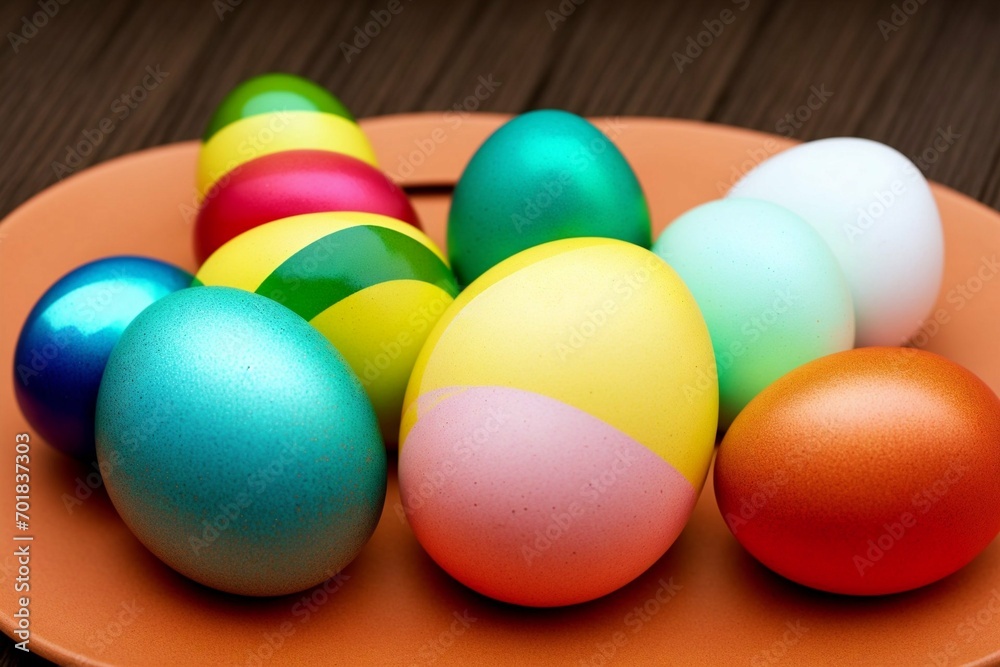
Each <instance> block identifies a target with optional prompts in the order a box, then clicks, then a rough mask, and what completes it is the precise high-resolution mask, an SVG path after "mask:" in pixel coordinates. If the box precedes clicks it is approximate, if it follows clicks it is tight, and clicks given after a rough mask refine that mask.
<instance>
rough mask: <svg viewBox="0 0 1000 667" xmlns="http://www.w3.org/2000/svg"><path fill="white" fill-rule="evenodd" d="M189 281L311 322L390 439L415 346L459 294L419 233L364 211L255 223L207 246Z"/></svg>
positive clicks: (396, 428)
mask: <svg viewBox="0 0 1000 667" xmlns="http://www.w3.org/2000/svg"><path fill="white" fill-rule="evenodd" d="M196 279H197V280H199V281H201V283H203V284H205V285H226V286H230V287H238V288H241V289H245V290H247V291H250V292H256V293H257V294H262V295H264V296H267V297H270V298H271V299H274V300H275V301H278V302H279V303H282V304H284V305H285V306H287V307H288V308H290V309H292V310H293V311H295V312H296V313H298V314H299V315H301V316H302V317H304V318H305V319H307V320H308V321H309V322H311V323H312V324H313V326H315V327H316V328H317V329H319V331H320V332H321V333H322V334H323V335H324V336H326V337H327V339H329V341H330V342H331V343H333V345H334V347H336V348H337V349H338V350H339V351H340V352H341V354H343V355H344V358H345V359H346V360H347V362H348V363H349V364H350V366H351V368H353V369H354V372H355V373H357V375H358V377H359V378H360V379H361V383H362V384H363V385H364V387H365V389H366V390H367V392H368V396H369V398H370V399H371V401H372V404H373V405H374V407H375V412H376V414H377V415H378V418H379V425H380V427H381V429H382V434H383V437H384V438H385V441H386V443H387V444H388V445H390V446H393V445H394V444H395V442H396V437H397V435H398V433H399V420H400V410H401V406H402V402H403V395H404V392H405V390H406V383H407V380H408V379H409V377H410V371H411V370H412V368H413V364H414V362H415V360H416V358H417V353H418V352H419V351H420V349H421V347H422V346H423V344H424V341H425V339H426V338H427V335H428V334H429V333H430V331H431V328H432V327H433V326H434V324H435V323H436V322H437V320H438V319H439V318H440V316H441V314H442V313H443V312H444V311H445V309H446V308H447V307H448V306H449V305H450V304H451V303H452V301H453V299H454V297H455V296H456V295H457V294H458V285H457V284H456V282H455V277H454V276H453V275H452V273H451V269H450V268H449V267H448V264H447V261H446V260H445V258H444V255H443V254H442V253H441V251H440V250H439V249H438V248H436V247H435V246H434V243H433V242H432V241H431V240H430V239H428V238H427V236H425V235H424V234H423V233H422V232H421V231H420V230H418V229H416V228H415V227H413V226H412V225H409V224H406V223H403V222H400V221H398V220H394V219H393V218H389V217H386V216H382V215H377V214H373V213H354V212H336V213H312V214H308V215H298V216H294V217H291V218H284V219H282V220H276V221H274V222H269V223H267V224H264V225H261V226H259V227H255V228H253V229H251V230H249V231H247V232H244V233H243V234H241V235H239V236H237V237H236V238H234V239H232V240H231V241H229V242H228V243H226V244H225V245H223V246H222V247H221V248H219V249H218V250H217V251H215V253H213V254H212V255H211V257H209V258H208V260H207V261H206V262H205V264H204V265H203V266H202V267H201V269H200V270H199V271H198V274H197V276H196Z"/></svg>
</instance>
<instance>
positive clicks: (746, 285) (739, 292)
mask: <svg viewBox="0 0 1000 667" xmlns="http://www.w3.org/2000/svg"><path fill="white" fill-rule="evenodd" d="M653 252H655V253H657V254H658V255H659V256H660V257H662V258H663V259H665V260H666V261H667V262H668V263H669V264H670V266H672V267H673V268H674V270H676V271H677V273H679V274H680V276H681V278H682V279H683V280H684V283H685V284H686V285H687V286H688V288H689V289H690V290H691V293H692V294H694V298H695V300H696V301H697V302H698V305H699V306H700V307H701V312H702V314H703V315H704V316H705V322H706V323H707V324H708V331H709V333H711V335H712V345H713V347H714V348H715V363H716V367H717V368H718V371H719V426H720V428H722V429H726V428H728V427H729V425H730V424H731V423H732V421H733V419H734V418H735V417H736V415H737V414H739V411H740V410H742V409H743V407H744V406H745V405H746V404H747V403H748V402H750V399H752V398H753V397H754V396H756V395H757V394H758V393H759V392H760V390H762V389H763V388H764V387H766V386H767V385H769V384H771V383H772V382H774V381H775V380H777V379H778V378H779V377H781V376H782V375H784V374H785V373H787V372H788V371H790V370H792V369H793V368H795V367H797V366H801V365H802V364H804V363H806V362H807V361H812V360H813V359H816V358H818V357H822V356H824V355H827V354H831V353H833V352H841V351H843V350H849V349H851V348H852V347H853V346H854V306H853V304H852V303H851V290H850V287H849V286H848V284H847V281H846V280H845V278H844V275H843V273H842V272H841V270H840V265H839V264H838V263H837V259H836V257H834V256H833V253H832V252H831V251H830V249H829V247H827V245H826V243H825V242H824V241H823V238H822V237H821V236H820V235H819V234H818V233H817V232H816V231H815V230H814V229H813V228H812V227H811V226H810V225H809V223H807V222H806V221H805V220H803V219H802V218H800V217H799V216H797V215H795V214H794V213H792V212H791V211H789V210H788V209H785V208H782V207H781V206H778V205H776V204H771V203H769V202H765V201H760V200H755V199H741V198H738V197H732V198H729V199H723V200H719V201H714V202H709V203H708V204H703V205H702V206H698V207H696V208H694V209H692V210H690V211H688V212H687V213H685V214H684V215H682V216H680V217H679V218H678V219H677V220H675V221H674V222H672V223H671V224H670V225H669V226H668V227H667V228H666V229H665V230H664V231H663V233H662V234H661V235H660V238H658V239H657V240H656V244H655V245H654V246H653Z"/></svg>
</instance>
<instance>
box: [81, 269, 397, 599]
mask: <svg viewBox="0 0 1000 667" xmlns="http://www.w3.org/2000/svg"><path fill="white" fill-rule="evenodd" d="M96 433H97V456H98V461H99V462H100V465H101V469H102V470H105V471H107V473H106V475H105V483H106V486H107V489H108V494H109V495H110V497H111V501H112V503H114V506H115V508H116V509H117V510H118V513H119V514H120V515H121V517H122V519H124V521H125V523H126V524H127V525H128V526H129V528H130V529H131V530H132V532H133V533H134V534H135V536H136V537H137V538H139V540H140V541H141V542H142V543H143V544H144V545H146V547H147V548H148V549H149V550H150V551H152V552H153V553H154V554H155V555H156V556H157V557H159V558H160V560H162V561H163V562H165V563H166V564H167V565H169V566H171V567H172V568H174V569H175V570H177V571H178V572H180V573H181V574H184V575H185V576H187V577H190V578H191V579H194V580H195V581H198V582H200V583H202V584H205V585H207V586H211V587H213V588H217V589H219V590H223V591H227V592H231V593H239V594H242V595H261V596H263V595H282V594H285V593H293V592H295V591H300V590H304V589H306V588H309V587H310V586H314V585H316V584H318V583H320V582H322V581H324V580H326V579H328V578H329V577H331V576H332V575H333V574H335V573H336V572H338V571H340V570H341V569H342V568H343V567H345V566H346V565H347V564H348V563H349V562H351V560H353V559H354V557H355V556H356V555H357V554H358V553H359V552H360V550H361V548H362V547H363V546H364V544H365V543H366V542H367V541H368V539H369V538H370V537H371V535H372V533H373V531H374V530H375V526H376V524H377V523H378V519H379V516H380V515H381V513H382V505H383V503H384V501H385V490H386V453H385V447H384V445H383V443H382V438H381V435H380V432H379V426H378V421H377V419H376V417H375V410H374V408H373V407H372V405H371V402H370V401H369V400H368V397H367V395H366V394H365V391H364V388H363V387H362V386H361V382H360V380H358V378H357V376H356V375H355V374H354V373H353V372H352V371H351V368H350V366H348V365H347V362H346V361H344V358H343V357H342V356H341V355H340V353H339V352H338V351H337V350H336V348H334V347H333V346H332V345H331V344H330V343H329V342H328V341H327V340H326V338H324V337H323V335H322V334H320V333H319V331H317V330H316V329H315V328H313V327H312V326H311V325H310V324H309V323H308V322H307V321H306V320H304V319H303V318H302V317H300V316H299V315H296V314H295V313H294V312H293V311H291V310H289V309H288V308H286V307H285V306H282V305H280V304H278V303H277V302H276V301H273V300H271V299H269V298H267V297H263V296H260V295H257V294H253V293H251V292H246V291H243V290H238V289H234V288H230V287H195V288H192V289H189V290H183V291H180V292H177V293H176V294H172V295H170V296H167V297H165V298H163V299H161V300H160V301H158V302H157V303H155V304H153V305H152V306H150V307H149V308H147V309H146V310H145V311H143V313H142V314H141V315H139V316H138V317H137V318H136V319H135V321H134V322H132V324H131V325H129V327H128V328H127V329H126V330H125V333H124V334H123V335H122V337H121V340H120V341H119V343H118V345H117V346H116V347H115V349H114V351H113V352H112V354H111V358H110V360H109V361H108V365H107V370H105V372H104V379H103V381H102V382H101V390H100V394H99V396H98V400H97V428H96Z"/></svg>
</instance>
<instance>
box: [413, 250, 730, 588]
mask: <svg viewBox="0 0 1000 667" xmlns="http://www.w3.org/2000/svg"><path fill="white" fill-rule="evenodd" d="M714 377H715V370H714V360H713V357H712V344H711V339H710V338H709V334H708V329H707V327H706V326H705V321H704V320H703V319H702V316H701V313H700V312H699V311H698V307H697V305H696V304H695V301H694V298H693V297H692V296H691V293H690V292H689V291H688V290H687V288H686V287H685V286H684V283H683V282H682V281H681V279H680V278H679V277H678V276H677V274H676V273H675V272H674V271H673V270H672V269H671V268H670V267H669V266H668V265H667V264H666V263H664V262H663V261H662V260H661V259H659V258H658V257H657V256H656V255H654V254H653V253H651V252H649V251H648V250H645V249H643V248H640V247H639V246H636V245H632V244H629V243H625V242H622V241H617V240H611V239H598V238H586V239H566V240H562V241H555V242H552V243H547V244H544V245H541V246H537V247H534V248H531V249H529V250H526V251H524V252H521V253H519V254H517V255H514V256H513V257H511V258H509V259H507V260H505V261H504V262H502V263H500V264H498V265H497V266H495V267H493V268H492V269H490V270H489V271H487V272H486V273H484V274H483V275H482V276H481V277H480V278H479V279H478V280H476V281H475V282H474V283H473V284H472V285H470V286H469V287H468V288H466V289H465V290H464V291H463V292H462V294H461V295H459V297H458V299H456V301H455V303H454V304H453V305H452V306H451V308H449V309H448V311H447V312H446V313H445V315H444V316H443V317H442V318H441V319H440V321H439V322H438V323H437V325H436V326H435V327H434V330H433V331H432V333H431V335H430V337H429V338H428V339H427V342H426V344H425V345H424V348H423V350H422V351H421V352H420V356H419V357H418V359H417V363H416V365H415V367H414V369H413V374H412V376H411V378H410V384H409V387H408V389H407V394H406V401H405V404H404V413H403V423H402V427H401V433H400V442H401V445H400V454H399V484H400V494H401V500H402V508H401V509H402V511H403V512H404V513H405V515H406V516H407V517H408V519H409V522H410V525H411V526H412V528H413V531H414V533H415V535H416V537H417V539H418V540H419V541H420V543H421V545H423V547H424V549H425V550H426V551H427V553H428V554H430V556H431V557H432V558H433V559H434V560H435V561H436V562H437V563H438V564H439V565H440V566H441V567H442V568H443V569H444V570H446V571H447V572H448V573H449V574H451V575H452V576H453V577H455V578H456V579H457V580H458V581H460V582H462V583H463V584H465V585H466V586H469V587H470V588H473V589H474V590H476V591H479V592H480V593H483V594H484V595H488V596H490V597H493V598H496V599H498V600H503V601H506V602H512V603H516V604H521V605H529V606H538V607H549V606H558V605H568V604H574V603H577V602H583V601H586V600H591V599H594V598H597V597H600V596H602V595H605V594H607V593H610V592H611V591H613V590H615V589H617V588H619V587H621V586H624V585H625V584H627V583H628V582H629V581H631V580H633V579H634V578H635V577H637V576H638V575H639V574H640V573H642V572H643V571H644V570H646V569H647V568H648V567H649V566H650V565H652V564H653V563H654V562H656V560H657V559H658V558H660V557H661V556H662V555H663V553H664V552H665V551H666V550H667V549H668V548H669V547H670V545H671V544H672V543H673V542H674V540H675V539H676V537H677V535H678V534H679V533H680V532H681V529H682V528H683V527H684V524H685V522H686V521H687V519H688V517H689V516H690V514H691V512H692V510H693V509H694V505H695V501H696V499H697V497H698V493H699V492H700V490H701V487H702V484H703V482H704V480H705V476H706V474H707V471H708V465H709V461H710V460H711V457H712V452H713V445H714V442H715V433H716V424H717V419H718V388H717V386H716V384H715V382H714V380H713V378H714Z"/></svg>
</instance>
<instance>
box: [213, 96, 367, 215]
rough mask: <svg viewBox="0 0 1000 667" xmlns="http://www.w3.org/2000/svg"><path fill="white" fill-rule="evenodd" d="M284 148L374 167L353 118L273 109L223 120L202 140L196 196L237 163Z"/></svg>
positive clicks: (363, 137) (364, 140)
mask: <svg viewBox="0 0 1000 667" xmlns="http://www.w3.org/2000/svg"><path fill="white" fill-rule="evenodd" d="M289 150H318V151H332V152H335V153H343V154H344V155H348V156H350V157H353V158H357V159H359V160H361V161H362V162H367V163H368V164H370V165H372V166H373V167H377V166H378V163H377V162H376V160H375V152H374V150H373V149H372V147H371V144H370V143H368V138H367V137H365V134H364V132H362V130H361V128H360V127H359V126H358V124H357V123H355V122H354V121H351V120H348V119H346V118H344V117H342V116H337V115H334V114H331V113H323V112H320V111H275V112H272V113H266V114H258V115H255V116H248V117H246V118H242V119H240V120H237V121H235V122H232V123H230V124H229V125H226V126H225V127H223V128H222V129H221V130H219V131H218V132H216V133H215V134H214V135H212V137H211V138H210V139H209V140H208V141H206V142H205V143H204V144H203V145H202V148H201V152H200V154H199V155H198V173H197V186H198V196H199V197H200V198H203V197H205V195H206V194H207V193H208V191H209V190H210V189H211V188H212V186H213V185H215V183H216V182H217V181H218V180H219V179H221V178H223V177H224V176H225V175H226V174H228V173H229V172H231V171H232V170H233V169H235V168H237V167H239V166H240V165H242V164H245V163H247V162H249V161H250V160H253V159H255V158H258V157H261V156H263V155H270V154H271V153H278V152H281V151H289Z"/></svg>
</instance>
